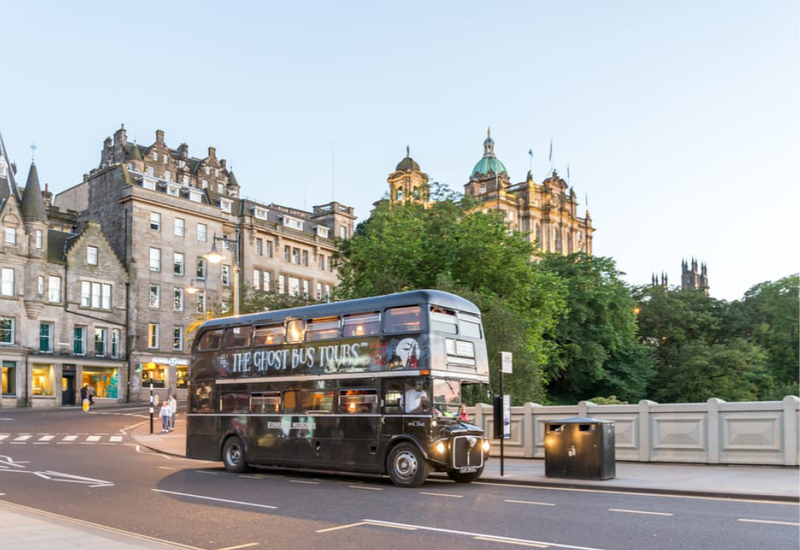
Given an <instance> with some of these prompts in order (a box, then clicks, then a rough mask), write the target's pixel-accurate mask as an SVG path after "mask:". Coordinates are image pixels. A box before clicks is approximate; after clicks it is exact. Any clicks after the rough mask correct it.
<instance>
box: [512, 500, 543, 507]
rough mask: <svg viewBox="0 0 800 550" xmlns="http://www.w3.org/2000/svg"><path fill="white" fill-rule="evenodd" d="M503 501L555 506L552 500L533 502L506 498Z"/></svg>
mask: <svg viewBox="0 0 800 550" xmlns="http://www.w3.org/2000/svg"><path fill="white" fill-rule="evenodd" d="M505 502H510V503H512V504H537V505H539V506H555V504H553V503H552V502H533V501H530V500H506V501H505Z"/></svg>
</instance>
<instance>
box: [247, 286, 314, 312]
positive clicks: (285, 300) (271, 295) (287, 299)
mask: <svg viewBox="0 0 800 550" xmlns="http://www.w3.org/2000/svg"><path fill="white" fill-rule="evenodd" d="M243 294H244V299H243V300H242V305H241V307H240V308H239V313H241V314H245V313H259V312H261V311H276V310H279V309H288V308H292V307H301V306H308V305H311V304H317V303H319V302H318V301H317V300H312V299H311V298H306V297H303V296H300V295H298V296H290V295H288V294H279V293H278V292H276V291H274V290H272V291H263V290H255V289H252V288H247V289H245V290H244V292H243Z"/></svg>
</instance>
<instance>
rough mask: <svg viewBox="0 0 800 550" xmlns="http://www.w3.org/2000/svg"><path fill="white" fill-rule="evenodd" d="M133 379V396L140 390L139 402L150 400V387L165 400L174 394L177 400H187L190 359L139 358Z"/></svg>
mask: <svg viewBox="0 0 800 550" xmlns="http://www.w3.org/2000/svg"><path fill="white" fill-rule="evenodd" d="M134 377H135V378H136V379H134V378H133V377H132V379H131V389H132V391H131V394H133V390H134V389H138V393H139V401H147V400H149V399H150V385H151V384H152V386H153V392H154V393H155V394H157V395H158V396H159V399H163V398H165V397H166V396H167V394H169V393H174V394H175V397H176V399H178V400H183V399H186V388H187V384H188V381H189V359H188V358H186V357H148V356H144V357H139V362H138V363H137V364H136V367H135V369H134Z"/></svg>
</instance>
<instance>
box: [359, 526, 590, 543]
mask: <svg viewBox="0 0 800 550" xmlns="http://www.w3.org/2000/svg"><path fill="white" fill-rule="evenodd" d="M362 521H364V522H365V523H369V524H371V525H380V526H384V527H413V528H415V529H419V530H421V531H435V532H437V533H449V534H451V535H466V536H468V537H473V538H475V537H486V538H490V539H492V540H493V541H497V542H501V541H513V542H522V543H528V544H542V545H544V546H555V547H557V548H568V549H570V550H602V549H601V548H595V547H592V546H573V545H571V544H558V543H555V542H544V541H540V540H525V539H515V538H511V537H501V536H497V535H487V534H486V533H471V532H469V531H458V530H455V529H442V528H440V527H425V526H422V525H407V524H405V523H395V522H393V521H382V520H379V519H365V520H362Z"/></svg>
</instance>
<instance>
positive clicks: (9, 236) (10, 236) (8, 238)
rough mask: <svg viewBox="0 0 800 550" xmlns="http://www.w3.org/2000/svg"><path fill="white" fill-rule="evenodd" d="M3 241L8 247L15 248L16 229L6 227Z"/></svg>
mask: <svg viewBox="0 0 800 550" xmlns="http://www.w3.org/2000/svg"><path fill="white" fill-rule="evenodd" d="M4 241H5V243H6V244H7V245H9V246H16V244H17V229H16V228H15V227H6V230H5V238H4Z"/></svg>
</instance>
